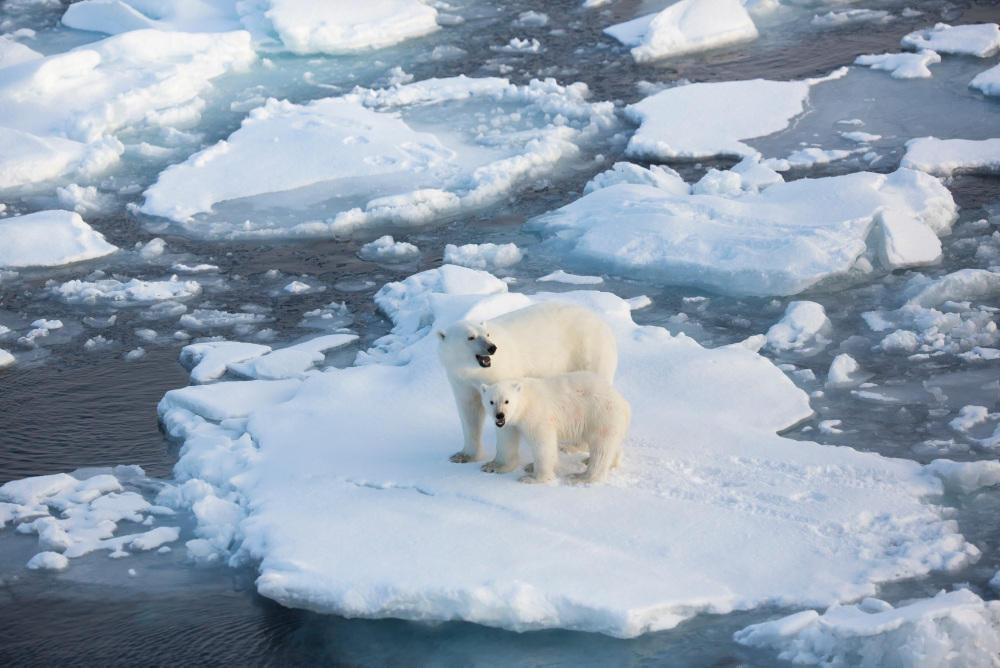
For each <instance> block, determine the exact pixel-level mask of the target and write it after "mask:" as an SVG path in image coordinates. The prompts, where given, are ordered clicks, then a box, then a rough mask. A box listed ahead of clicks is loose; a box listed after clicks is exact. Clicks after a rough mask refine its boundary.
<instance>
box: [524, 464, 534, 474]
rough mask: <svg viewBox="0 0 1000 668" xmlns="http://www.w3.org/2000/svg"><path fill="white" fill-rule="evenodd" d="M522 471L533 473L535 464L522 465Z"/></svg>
mask: <svg viewBox="0 0 1000 668" xmlns="http://www.w3.org/2000/svg"><path fill="white" fill-rule="evenodd" d="M524 472H525V473H534V472H535V464H534V463H531V464H525V465H524Z"/></svg>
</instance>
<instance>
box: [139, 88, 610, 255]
mask: <svg viewBox="0 0 1000 668" xmlns="http://www.w3.org/2000/svg"><path fill="white" fill-rule="evenodd" d="M588 95H589V91H588V90H587V87H586V86H585V85H583V84H573V85H571V86H560V85H558V84H556V83H555V81H554V80H551V79H549V80H546V81H544V82H542V81H537V80H534V81H532V82H530V83H529V84H528V85H526V86H516V85H513V84H510V83H508V82H507V81H506V80H505V79H469V78H466V77H464V76H460V77H454V78H451V79H430V80H426V81H419V82H415V83H410V84H405V85H397V86H394V87H392V88H390V89H385V90H369V89H360V88H359V89H356V90H355V91H354V92H353V93H351V94H350V95H348V96H345V97H335V98H324V99H320V100H315V101H313V102H310V103H308V104H305V105H298V104H292V103H290V102H288V101H278V100H275V99H270V100H268V101H267V102H266V104H265V105H264V106H263V107H259V108H257V109H254V110H253V111H252V112H250V115H249V116H248V117H247V118H246V119H245V120H244V121H243V124H242V126H241V127H240V128H239V129H238V130H237V131H236V132H234V133H233V134H232V135H230V137H229V138H228V139H226V140H224V141H221V142H219V143H217V144H215V145H214V146H210V147H209V148H207V149H205V150H203V151H200V152H198V153H196V154H195V155H193V156H191V157H190V158H188V159H187V160H186V161H185V162H183V163H180V164H176V165H172V166H171V167H169V168H168V169H166V170H165V171H164V172H162V173H161V174H160V176H159V179H158V180H157V182H156V183H155V184H153V185H152V186H151V187H150V188H149V189H147V190H146V192H145V193H144V194H145V203H144V204H143V205H142V207H141V211H142V212H143V213H146V214H149V215H154V216H162V217H164V218H168V219H171V220H173V221H176V222H177V223H180V224H181V227H182V228H183V229H184V230H185V232H186V233H187V234H189V235H194V236H198V237H205V238H246V237H251V238H253V237H274V236H286V237H309V236H317V235H325V236H333V235H343V234H348V233H350V232H352V231H353V230H355V229H358V228H362V227H373V226H378V227H385V226H397V227H401V226H414V225H423V224H427V223H430V222H433V221H435V220H439V219H442V218H446V217H450V216H454V215H456V214H458V213H460V212H462V211H466V210H475V209H477V208H481V207H483V206H486V205H488V204H490V203H493V202H495V201H497V200H499V199H500V198H502V197H504V196H506V195H507V194H509V193H510V192H511V191H512V190H513V189H514V188H516V187H518V186H519V185H520V184H522V183H523V182H525V181H526V179H528V178H532V177H542V176H544V175H546V174H548V173H549V172H550V171H551V170H552V169H554V168H555V166H556V165H557V164H558V163H559V162H560V161H562V160H563V159H565V158H568V157H571V156H575V155H576V154H577V153H578V151H579V147H580V145H581V144H585V143H586V142H588V141H591V140H592V139H594V138H596V137H597V136H600V135H601V134H602V133H604V132H606V131H608V130H610V129H612V128H613V127H615V126H616V123H617V121H616V120H615V118H614V105H612V104H611V103H606V102H602V103H594V104H591V103H588V102H586V101H585V98H586V97H587V96H588ZM498 104H500V105H504V106H505V107H507V108H508V109H509V111H505V109H504V107H501V106H498ZM484 113H488V118H491V121H492V125H491V126H490V127H494V128H496V131H495V132H490V133H489V134H488V135H484V134H483V129H482V127H481V122H482V118H481V116H482V115H483V114H484ZM553 116H555V118H553ZM409 117H414V118H420V119H421V123H420V126H421V127H422V128H424V130H421V131H418V130H416V129H415V127H414V126H411V124H410V121H408V118H409ZM445 119H447V120H445ZM425 130H434V132H433V133H432V132H428V131H425ZM333 154H336V155H337V156H338V159H337V160H330V159H329V156H330V155H333ZM276 164H277V165H282V167H281V169H275V168H274V165H276ZM375 194H378V196H377V197H373V196H374V195H375ZM247 203H252V204H253V206H254V208H255V209H256V211H255V215H254V218H253V219H252V220H248V219H247V217H246V215H245V213H246V212H245V208H241V207H245V205H246V204H247ZM279 207H280V208H281V211H282V215H280V216H277V215H272V216H268V215H261V210H264V211H267V210H268V209H269V208H279ZM288 207H291V208H292V210H293V211H295V212H296V213H297V215H295V216H292V217H291V221H288V219H289V215H288V213H289V210H288ZM317 215H319V216H320V217H321V218H322V216H329V217H326V218H322V219H317V218H316V216H317ZM279 218H280V220H279ZM286 221H288V222H286Z"/></svg>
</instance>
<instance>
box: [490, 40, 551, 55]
mask: <svg viewBox="0 0 1000 668" xmlns="http://www.w3.org/2000/svg"><path fill="white" fill-rule="evenodd" d="M490 51H496V52H498V53H541V52H542V44H541V42H539V41H538V39H537V38H534V37H532V38H531V39H530V40H529V39H520V38H518V37H514V38H512V39H511V40H510V42H508V43H507V44H504V45H503V46H491V47H490Z"/></svg>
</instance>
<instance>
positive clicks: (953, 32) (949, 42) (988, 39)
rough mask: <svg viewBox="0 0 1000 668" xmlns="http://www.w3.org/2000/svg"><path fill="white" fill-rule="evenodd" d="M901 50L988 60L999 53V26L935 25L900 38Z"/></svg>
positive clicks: (984, 24) (990, 24) (985, 24)
mask: <svg viewBox="0 0 1000 668" xmlns="http://www.w3.org/2000/svg"><path fill="white" fill-rule="evenodd" d="M901 44H902V45H903V47H904V48H907V49H914V50H921V49H928V50H930V51H936V52H938V53H949V54H959V55H965V56H977V57H979V58H989V57H990V56H993V55H995V54H996V53H997V52H998V51H1000V26H998V25H997V24H996V23H979V24H974V25H964V26H950V25H948V24H947V23H938V24H937V25H935V26H934V27H933V28H927V29H925V30H917V31H916V32H911V33H910V34H908V35H906V36H905V37H903V39H902V41H901Z"/></svg>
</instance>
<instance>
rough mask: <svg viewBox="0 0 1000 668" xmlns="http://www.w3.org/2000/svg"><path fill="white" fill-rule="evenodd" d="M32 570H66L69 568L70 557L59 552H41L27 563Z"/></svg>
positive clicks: (26, 565) (27, 566)
mask: <svg viewBox="0 0 1000 668" xmlns="http://www.w3.org/2000/svg"><path fill="white" fill-rule="evenodd" d="M25 568H30V569H31V570H47V571H64V570H66V569H67V568H69V559H67V558H66V557H65V556H64V555H62V554H60V553H58V552H48V551H46V552H39V553H38V554H36V555H35V556H33V557H32V558H31V559H29V560H28V563H27V564H25Z"/></svg>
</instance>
